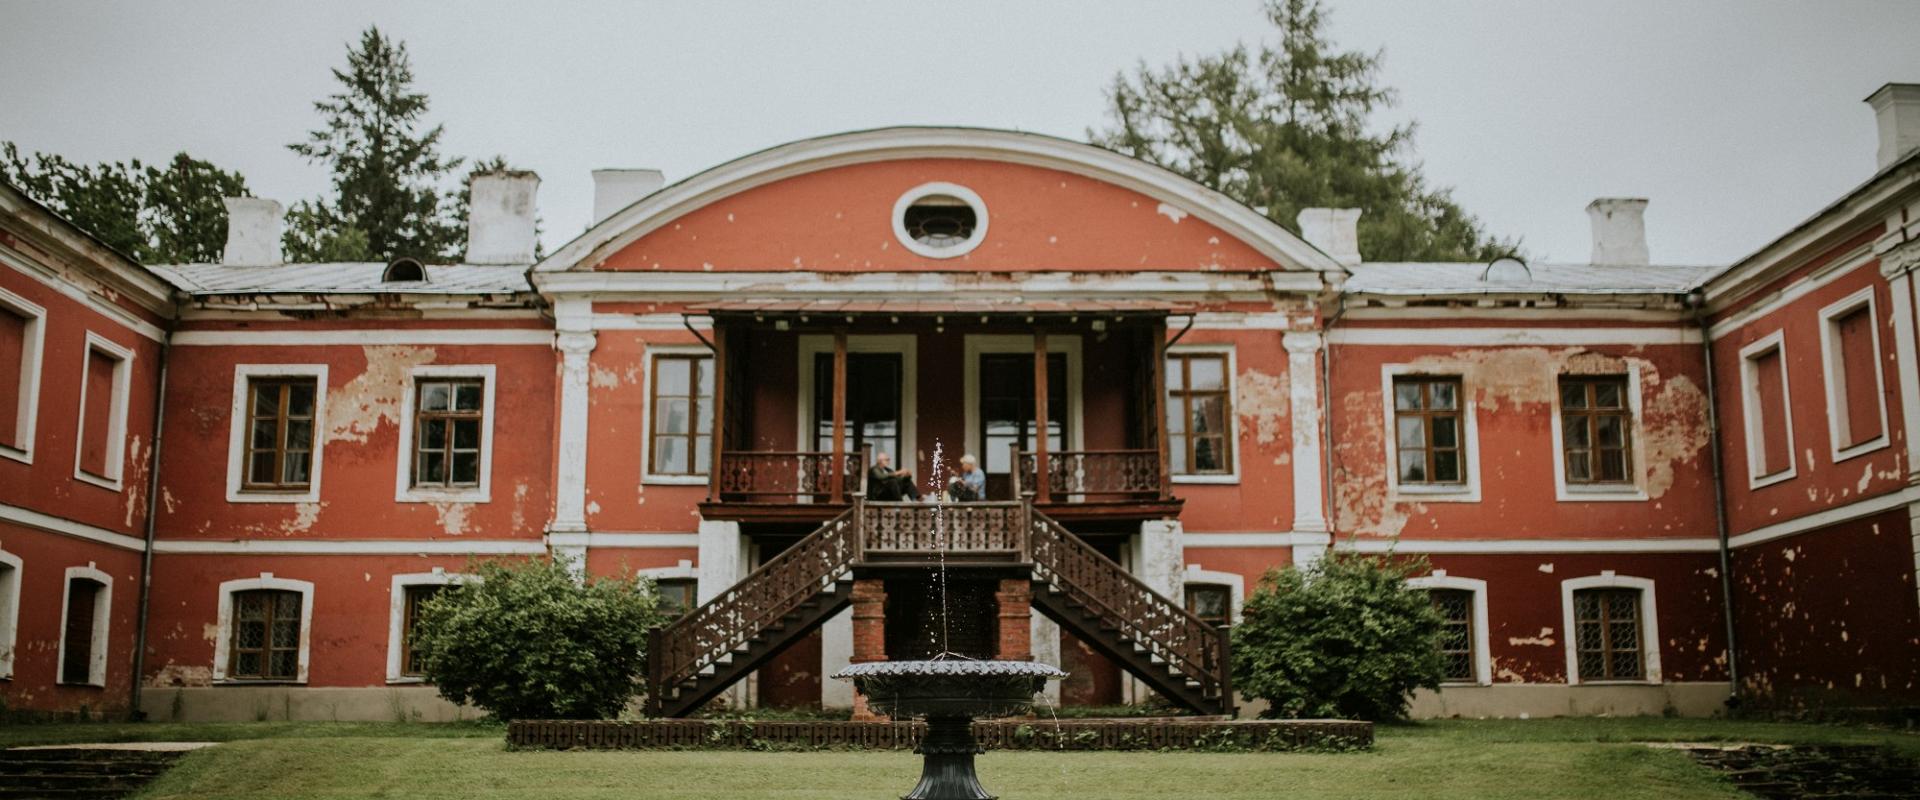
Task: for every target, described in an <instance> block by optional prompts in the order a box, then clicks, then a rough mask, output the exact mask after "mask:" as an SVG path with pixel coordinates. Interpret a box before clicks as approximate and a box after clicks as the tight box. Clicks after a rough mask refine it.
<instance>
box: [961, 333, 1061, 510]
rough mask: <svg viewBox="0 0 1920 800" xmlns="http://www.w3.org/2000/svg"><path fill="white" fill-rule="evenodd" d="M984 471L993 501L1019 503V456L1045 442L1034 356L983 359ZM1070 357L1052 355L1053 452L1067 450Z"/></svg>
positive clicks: (1049, 382)
mask: <svg viewBox="0 0 1920 800" xmlns="http://www.w3.org/2000/svg"><path fill="white" fill-rule="evenodd" d="M979 387H980V398H979V400H980V452H979V458H980V468H981V469H983V470H986V473H987V497H988V499H992V500H1013V499H1016V498H1014V496H1013V477H1012V473H1013V453H1012V448H1013V447H1014V446H1016V445H1017V446H1018V447H1019V448H1020V449H1021V450H1023V451H1029V452H1030V451H1032V450H1033V449H1034V445H1035V444H1036V443H1037V442H1038V441H1039V430H1038V425H1037V424H1036V422H1035V420H1034V408H1033V356H1031V355H1027V354H1025V353H985V354H982V355H981V356H980V383H979ZM1068 416H1069V415H1068V408H1067V357H1066V355H1065V354H1062V353H1049V354H1047V449H1048V451H1059V450H1062V449H1065V447H1066V441H1067V439H1068V430H1067V418H1068Z"/></svg>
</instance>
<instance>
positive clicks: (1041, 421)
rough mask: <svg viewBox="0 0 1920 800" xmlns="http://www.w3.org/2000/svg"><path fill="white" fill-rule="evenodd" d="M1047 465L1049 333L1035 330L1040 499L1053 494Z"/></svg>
mask: <svg viewBox="0 0 1920 800" xmlns="http://www.w3.org/2000/svg"><path fill="white" fill-rule="evenodd" d="M1048 467H1049V465H1048V463H1047V331H1046V329H1045V328H1035V329H1033V488H1034V492H1035V493H1036V494H1038V495H1039V496H1040V499H1042V500H1046V499H1048V498H1049V497H1050V496H1051V495H1052V494H1053V492H1052V490H1051V487H1050V486H1049V478H1050V477H1051V476H1050V475H1048V473H1049V472H1050V470H1049V469H1048Z"/></svg>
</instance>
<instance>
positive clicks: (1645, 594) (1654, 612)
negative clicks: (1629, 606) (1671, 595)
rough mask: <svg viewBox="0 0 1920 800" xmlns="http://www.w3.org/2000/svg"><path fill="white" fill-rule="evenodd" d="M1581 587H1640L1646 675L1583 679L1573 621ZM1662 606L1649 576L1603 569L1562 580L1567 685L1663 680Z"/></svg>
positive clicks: (1561, 616) (1561, 617)
mask: <svg viewBox="0 0 1920 800" xmlns="http://www.w3.org/2000/svg"><path fill="white" fill-rule="evenodd" d="M1581 589H1638V590H1640V657H1641V659H1642V661H1641V663H1642V664H1643V666H1644V667H1645V670H1644V672H1646V677H1645V678H1641V679H1638V680H1593V681H1588V680H1582V679H1581V678H1580V648H1579V644H1578V642H1577V641H1576V639H1577V636H1576V635H1575V632H1574V623H1573V593H1574V592H1576V591H1579V590H1581ZM1659 609H1660V606H1659V604H1658V603H1656V602H1654V595H1653V581H1652V580H1651V579H1648V578H1634V577H1629V576H1626V575H1616V574H1614V572H1613V570H1603V571H1602V572H1601V573H1600V574H1598V575H1588V576H1586V577H1584V578H1568V579H1566V580H1564V581H1561V582H1560V624H1561V626H1562V627H1561V629H1560V631H1561V633H1562V636H1561V637H1560V638H1561V639H1563V640H1565V642H1566V650H1567V685H1569V686H1574V685H1579V684H1590V685H1596V686H1608V685H1619V684H1641V683H1659V682H1660V615H1659Z"/></svg>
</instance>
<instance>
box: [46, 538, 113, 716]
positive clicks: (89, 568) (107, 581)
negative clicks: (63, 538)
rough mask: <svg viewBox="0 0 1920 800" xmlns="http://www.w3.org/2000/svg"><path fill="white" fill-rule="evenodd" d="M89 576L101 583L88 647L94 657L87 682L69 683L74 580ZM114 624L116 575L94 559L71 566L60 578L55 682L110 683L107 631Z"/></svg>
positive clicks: (68, 684) (96, 684) (87, 684)
mask: <svg viewBox="0 0 1920 800" xmlns="http://www.w3.org/2000/svg"><path fill="white" fill-rule="evenodd" d="M75 578H86V579H87V580H90V581H94V582H96V583H99V584H100V597H99V599H98V600H96V601H95V602H94V604H93V636H92V637H91V643H90V644H89V645H88V650H90V651H91V655H92V656H93V657H92V659H91V663H89V664H88V665H87V682H86V683H84V684H74V683H68V682H67V679H66V678H67V676H66V674H65V673H66V665H67V612H68V610H69V609H70V607H71V606H70V604H71V603H72V602H73V579H75ZM112 624H113V576H112V575H108V574H107V573H106V572H103V571H101V570H100V569H99V568H98V567H97V566H96V565H95V564H94V562H92V561H89V562H87V565H86V566H84V567H68V568H67V572H66V575H65V576H64V577H63V578H62V579H61V581H60V634H59V635H60V647H59V650H58V654H57V655H56V659H57V660H56V661H54V682H55V683H58V684H60V685H63V686H93V687H97V688H103V689H104V688H106V685H107V644H108V642H109V640H108V639H107V634H108V632H109V630H110V629H111V627H112Z"/></svg>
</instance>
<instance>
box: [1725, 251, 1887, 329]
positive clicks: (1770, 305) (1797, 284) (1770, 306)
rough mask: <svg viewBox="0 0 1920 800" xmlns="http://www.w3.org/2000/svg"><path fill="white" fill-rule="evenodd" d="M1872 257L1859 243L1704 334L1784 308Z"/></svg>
mask: <svg viewBox="0 0 1920 800" xmlns="http://www.w3.org/2000/svg"><path fill="white" fill-rule="evenodd" d="M1872 260H1873V252H1872V250H1871V248H1868V247H1862V248H1861V249H1859V250H1858V251H1855V252H1853V253H1851V254H1848V255H1847V256H1846V257H1845V258H1842V259H1839V260H1838V264H1837V266H1832V267H1829V268H1827V269H1825V270H1822V271H1820V272H1818V273H1816V274H1813V275H1809V276H1807V277H1804V278H1801V279H1800V280H1797V281H1793V282H1792V283H1789V284H1787V285H1786V286H1785V287H1783V288H1782V289H1780V291H1779V292H1777V293H1775V294H1774V295H1773V296H1772V297H1770V298H1768V299H1766V300H1764V301H1761V302H1758V303H1754V304H1753V305H1750V306H1747V307H1746V308H1743V309H1740V310H1739V311H1735V312H1733V313H1731V314H1728V315H1726V316H1724V317H1721V318H1720V320H1719V321H1718V322H1715V323H1713V324H1712V325H1711V326H1709V327H1708V328H1707V335H1708V336H1709V337H1711V338H1713V339H1716V340H1717V339H1719V338H1721V337H1723V336H1726V335H1728V334H1731V333H1733V332H1735V331H1738V330H1740V329H1741V328H1744V327H1746V326H1747V325H1749V324H1752V323H1753V322H1754V321H1755V320H1758V319H1760V318H1762V317H1765V316H1767V315H1768V314H1772V313H1773V312H1775V311H1779V310H1780V309H1782V308H1786V307H1787V306H1788V305H1791V304H1792V303H1793V302H1794V301H1796V300H1799V299H1800V298H1802V297H1806V296H1807V295H1810V294H1813V293H1814V292H1816V291H1819V290H1820V289H1821V288H1822V287H1824V286H1826V285H1827V284H1829V283H1832V282H1834V281H1837V280H1839V279H1841V278H1843V277H1845V276H1847V275H1849V274H1852V272H1853V271H1854V270H1856V269H1859V268H1860V267H1863V266H1865V265H1866V264H1867V263H1868V262H1870V261H1872ZM1715 282H1717V281H1715ZM1710 283H1712V282H1710ZM1709 292H1710V293H1711V290H1709Z"/></svg>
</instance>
